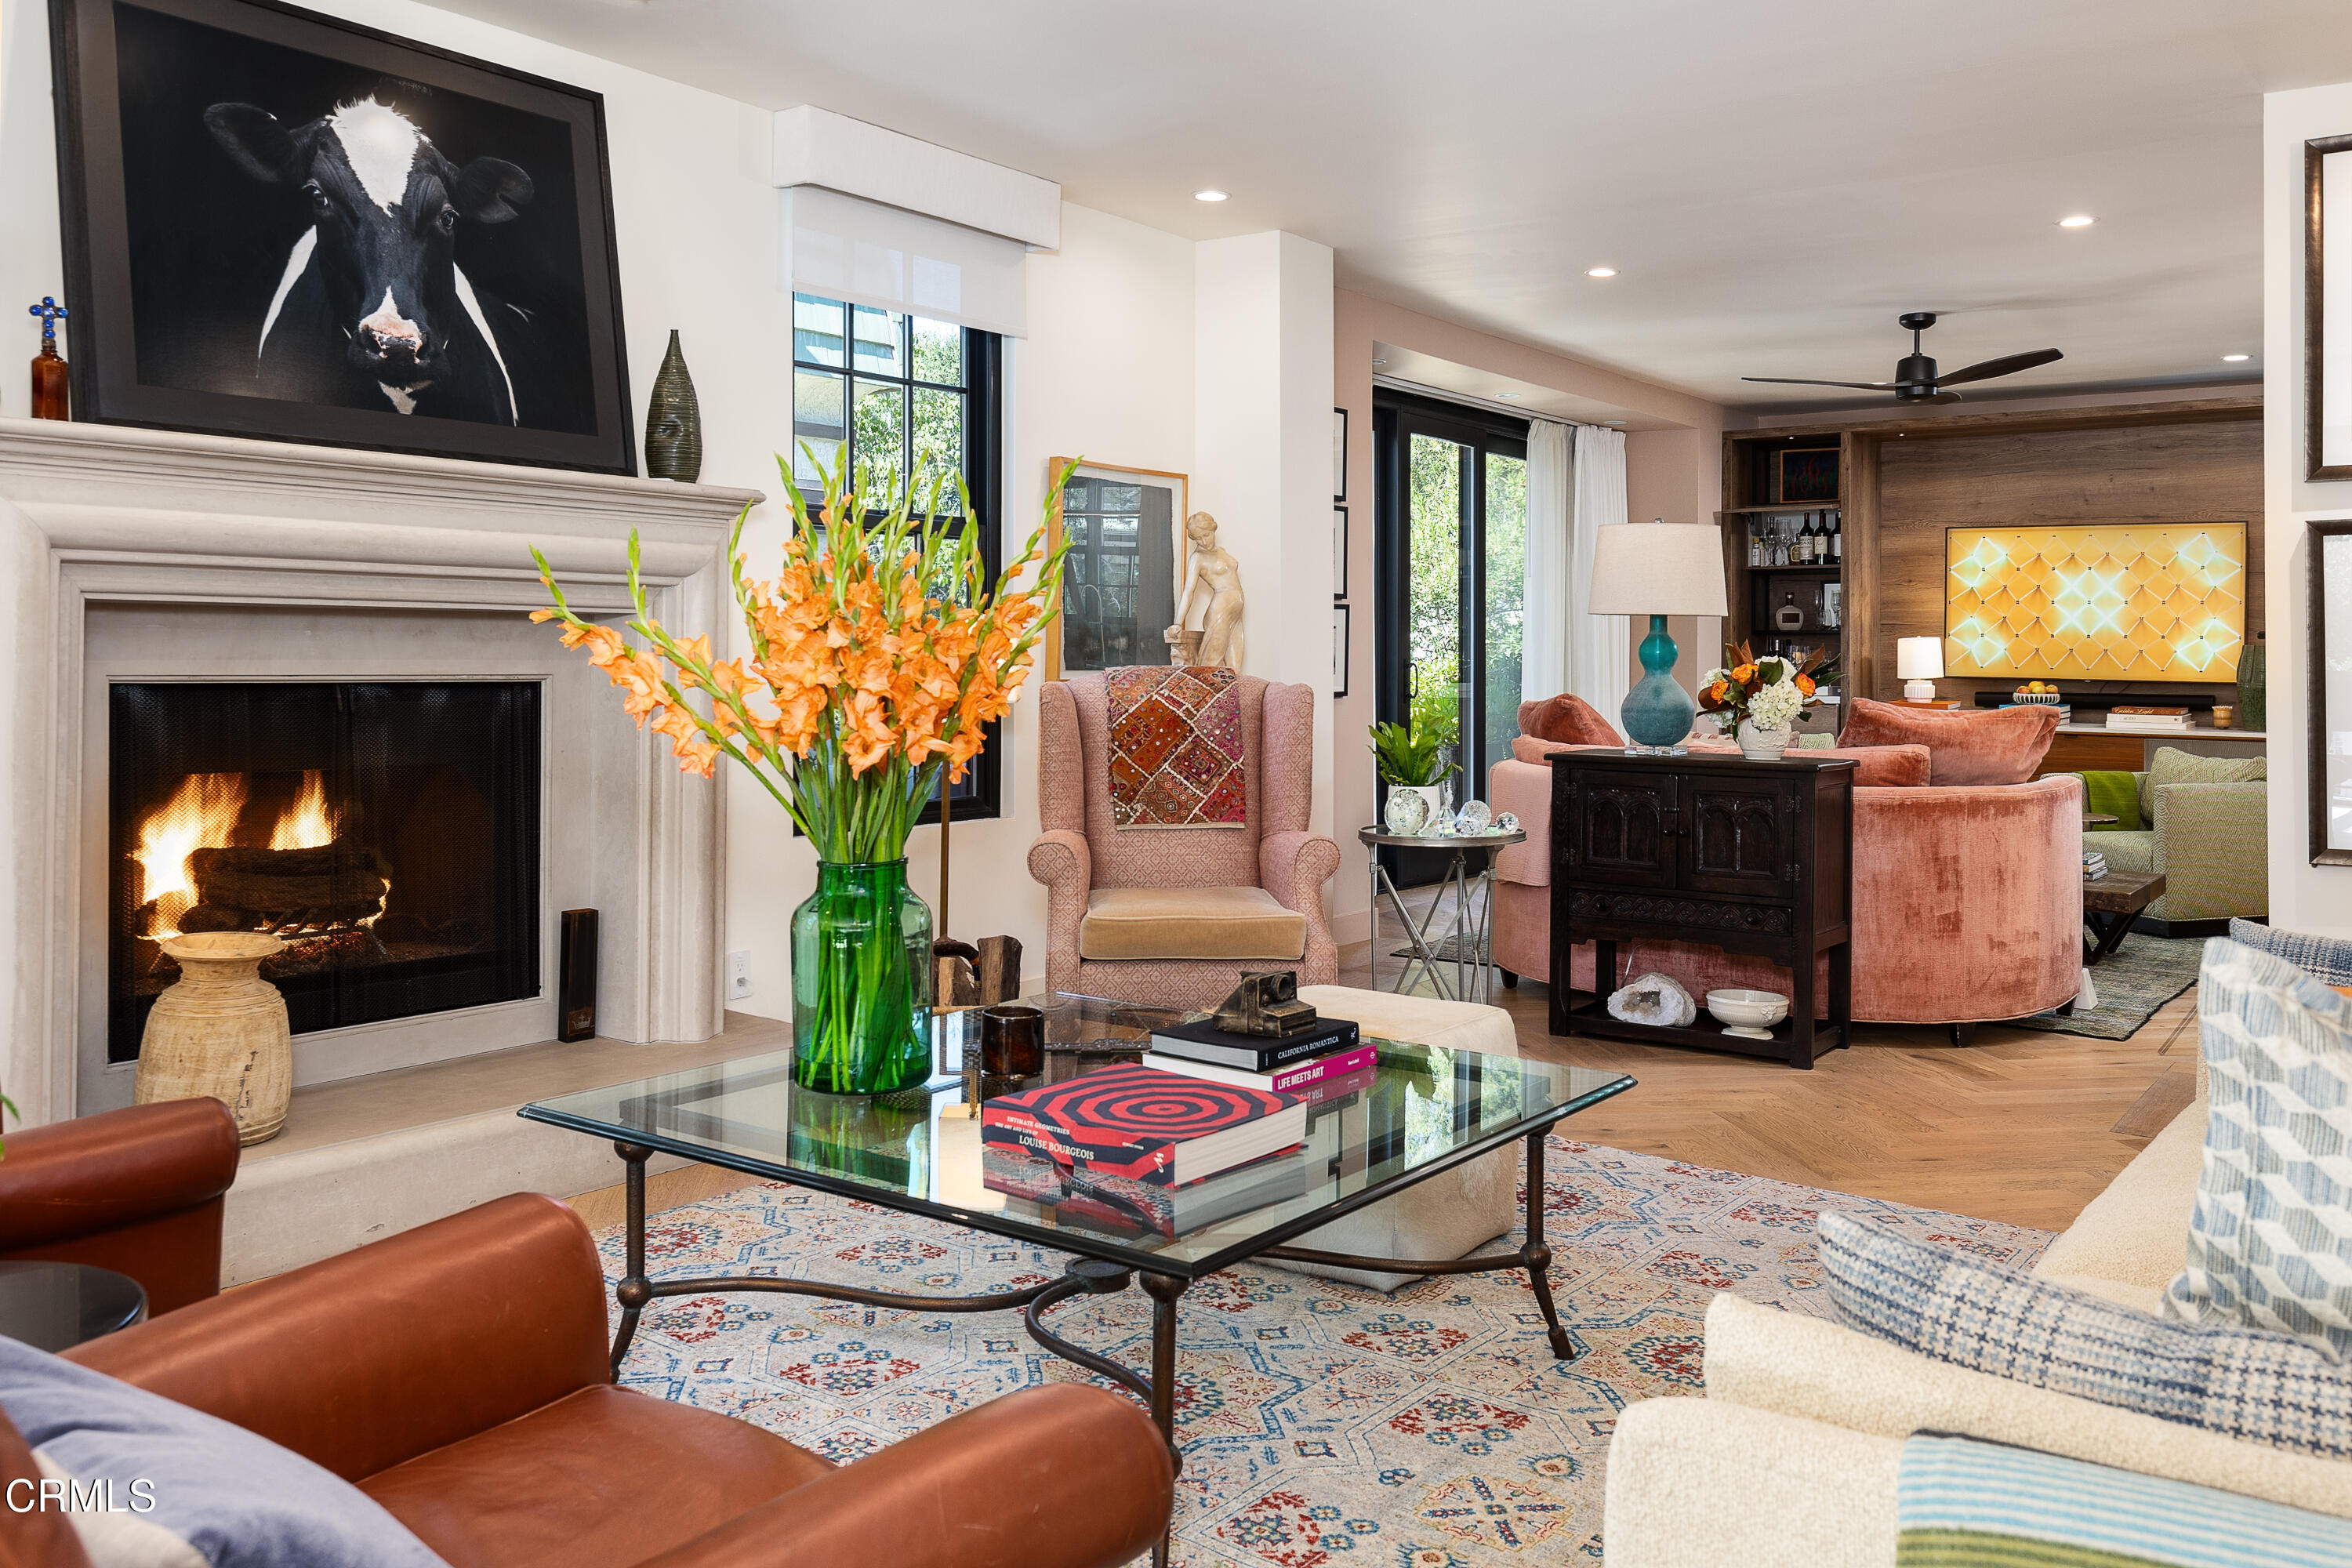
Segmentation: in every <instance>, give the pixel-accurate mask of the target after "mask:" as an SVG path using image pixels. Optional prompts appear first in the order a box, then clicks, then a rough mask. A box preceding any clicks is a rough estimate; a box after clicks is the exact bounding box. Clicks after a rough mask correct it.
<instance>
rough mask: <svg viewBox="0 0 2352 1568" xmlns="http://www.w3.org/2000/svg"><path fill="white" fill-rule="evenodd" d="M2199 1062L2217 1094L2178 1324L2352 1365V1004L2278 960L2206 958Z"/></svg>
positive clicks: (2210, 946) (2258, 955)
mask: <svg viewBox="0 0 2352 1568" xmlns="http://www.w3.org/2000/svg"><path fill="white" fill-rule="evenodd" d="M2197 1036H2198V1039H2197V1048H2198V1051H2199V1053H2200V1056H2201V1058H2202V1059H2203V1061H2204V1063H2205V1075H2206V1078H2207V1079H2208V1080H2209V1084H2210V1087H2209V1088H2208V1089H2206V1093H2205V1103H2206V1109H2207V1111H2208V1115H2207V1117H2206V1121H2205V1157H2204V1163H2203V1166H2202V1168H2201V1169H2200V1171H2199V1173H2198V1176H2197V1206H2196V1207H2195V1208H2193V1209H2191V1210H2189V1259H2188V1266H2187V1267H2186V1268H2183V1269H2182V1270H2181V1271H2180V1273H2179V1276H2178V1277H2177V1278H2176V1279H2174V1280H2173V1281H2172V1284H2171V1285H2170V1286H2169V1287H2168V1289H2166V1291H2165V1293H2164V1305H2163V1307H2162V1309H2161V1310H2162V1311H2163V1313H2164V1315H2165V1316H2166V1317H2168V1318H2173V1319H2177V1320H2178V1321H2181V1322H2187V1323H2213V1322H2237V1323H2244V1324H2246V1325H2248V1326H2249V1327H2252V1328H2257V1329H2274V1330H2276V1331H2279V1332H2281V1333H2287V1334H2294V1335H2296V1336H2298V1337H2300V1338H2302V1339H2305V1340H2308V1341H2310V1342H2312V1343H2314V1344H2315V1345H2319V1346H2321V1347H2322V1348H2324V1349H2326V1351H2328V1352H2330V1353H2331V1354H2332V1355H2335V1356H2339V1357H2340V1356H2343V1355H2344V1354H2346V1353H2347V1352H2352V1160H2348V1159H2347V1155H2352V1000H2347V999H2346V998H2345V997H2344V996H2342V995H2340V994H2337V993H2336V992H2335V991H2331V990H2330V989H2328V988H2327V987H2326V985H2323V984H2320V983H2319V982H2318V981H2316V980H2314V979H2313V978H2312V977H2311V976H2310V975H2309V974H2306V973H2304V971H2303V970H2301V969H2299V968H2297V967H2296V966H2295V965H2294V964H2292V963H2288V962H2287V961H2286V960H2285V959H2284V958H2281V957H2279V956H2278V955H2277V954H2275V953H2269V952H2257V951H2255V950H2254V949H2252V948H2251V947H2247V946H2245V945H2244V944H2242V943H2241V942H2231V940H2230V939H2229V938H2227V937H2220V936H2217V937H2215V938H2213V939H2212V940H2211V941H2210V942H2207V943H2206V944H2205V963H2204V967H2203V968H2202V969H2201V970H2200V972H2199V973H2198V976H2197Z"/></svg>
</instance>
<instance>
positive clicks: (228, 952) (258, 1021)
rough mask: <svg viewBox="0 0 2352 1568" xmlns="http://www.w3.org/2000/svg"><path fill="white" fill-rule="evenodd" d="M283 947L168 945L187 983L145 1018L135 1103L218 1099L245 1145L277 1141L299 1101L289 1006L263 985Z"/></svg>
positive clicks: (201, 941)
mask: <svg viewBox="0 0 2352 1568" xmlns="http://www.w3.org/2000/svg"><path fill="white" fill-rule="evenodd" d="M285 947H286V944H285V943H284V942H280V941H279V940H278V938H276V937H274V936H269V935H267V934H265V933H263V932H260V931H206V932H204V933H202V934H200V935H195V936H174V937H166V938H165V939H164V940H163V951H164V952H167V953H169V954H170V955H171V956H172V957H173V958H174V959H176V960H177V961H178V962H179V965H180V978H179V979H178V980H177V981H175V982H173V984H172V985H171V986H170V987H169V988H167V989H166V990H165V991H164V993H163V994H162V995H161V996H158V997H156V998H155V1010H154V1011H153V1012H152V1013H150V1014H148V1015H147V1028H146V1032H145V1033H144V1034H142V1036H141V1037H140V1039H139V1078H138V1082H137V1086H136V1087H135V1088H134V1089H133V1090H132V1093H131V1098H132V1099H133V1100H134V1101H136V1102H137V1103H138V1104H141V1105H145V1104H147V1103H148V1102H149V1101H151V1100H193V1099H194V1098H195V1097H197V1096H199V1095H210V1096H212V1098H213V1099H215V1100H219V1101H220V1102H221V1103H222V1104H224V1105H226V1106H227V1107H228V1108H229V1112H230V1114H232V1115H234V1116H235V1117H236V1141H237V1142H239V1143H259V1142H264V1141H266V1140H268V1139H271V1138H275V1137H276V1136H278V1131H279V1130H280V1129H282V1128H283V1127H284V1126H285V1125H286V1108H287V1105H288V1103H289V1101H290V1100H292V1098H293V1094H294V1047H293V1036H292V1033H291V1031H290V1030H289V1027H288V1026H287V1021H286V998H285V997H284V996H282V995H280V994H278V987H277V986H275V985H272V984H270V983H269V982H268V981H267V980H264V979H263V978H261V961H262V960H263V959H265V958H269V957H273V956H275V955H276V954H278V953H279V952H283V951H285Z"/></svg>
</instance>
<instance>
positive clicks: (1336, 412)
mask: <svg viewBox="0 0 2352 1568" xmlns="http://www.w3.org/2000/svg"><path fill="white" fill-rule="evenodd" d="M1331 499H1332V500H1335V501H1341V500H1347V499H1348V411H1347V410H1346V409H1344V408H1334V409H1333V410H1331Z"/></svg>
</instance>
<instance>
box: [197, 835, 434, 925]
mask: <svg viewBox="0 0 2352 1568" xmlns="http://www.w3.org/2000/svg"><path fill="white" fill-rule="evenodd" d="M188 874H189V876H190V877H191V878H192V879H194V881H195V884H196V897H197V899H198V900H199V903H200V905H203V904H214V905H219V906H222V907H224V908H227V909H235V910H257V911H260V912H262V913H265V914H271V915H276V916H278V917H279V919H280V920H284V919H286V918H289V917H291V916H293V915H296V914H300V915H303V916H306V917H307V918H309V919H310V920H313V921H320V920H342V921H351V920H358V919H361V918H362V917H364V916H366V915H369V914H372V913H373V912H374V910H375V908H376V906H377V904H378V903H379V902H380V901H381V900H383V895H384V892H385V890H386V889H388V888H389V887H390V886H391V884H390V883H388V882H386V881H385V880H384V879H383V877H381V876H379V875H378V874H377V872H376V858H375V855H374V853H373V851H371V850H369V849H368V848H367V847H365V846H364V845H361V844H355V843H353V842H352V841H351V840H350V839H344V838H339V839H337V840H336V841H335V842H334V843H332V844H322V845H320V846H319V847H316V848H311V849H253V848H242V847H230V848H207V849H199V850H196V851H195V852H194V854H192V855H190V856H189V857H188ZM314 911H315V912H314ZM182 929H183V930H185V929H187V928H186V927H183V928H182Z"/></svg>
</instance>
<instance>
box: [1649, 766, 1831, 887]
mask: <svg viewBox="0 0 2352 1568" xmlns="http://www.w3.org/2000/svg"><path fill="white" fill-rule="evenodd" d="M1798 782H1799V781H1798V779H1796V778H1793V777H1791V776H1790V775H1789V774H1786V773H1780V772H1779V771H1778V770H1775V771H1773V772H1769V773H1768V772H1765V771H1764V770H1762V769H1759V770H1758V771H1757V773H1756V774H1755V775H1754V776H1753V777H1745V778H1743V777H1741V776H1740V775H1739V774H1738V773H1708V774H1704V775H1699V776H1695V777H1693V778H1691V779H1689V780H1687V781H1685V784H1684V787H1683V808H1684V813H1685V815H1684V818H1683V821H1682V822H1681V824H1680V825H1679V826H1680V829H1681V831H1680V833H1679V834H1678V836H1677V837H1679V839H1680V843H1681V848H1680V853H1679V854H1678V855H1677V856H1676V865H1675V884H1676V886H1678V887H1680V888H1682V889H1684V890H1685V891H1687V892H1694V893H1746V894H1749V895H1751V896H1754V897H1759V898H1770V899H1787V898H1791V897H1793V896H1794V895H1795V893H1796V890H1797V878H1798V875H1799V872H1800V870H1801V868H1800V867H1799V865H1798V864H1797V862H1798V858H1799V857H1798V856H1797V854H1796V852H1795V843H1796V827H1797V816H1798V798H1797V793H1796V785H1797V784H1798Z"/></svg>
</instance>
